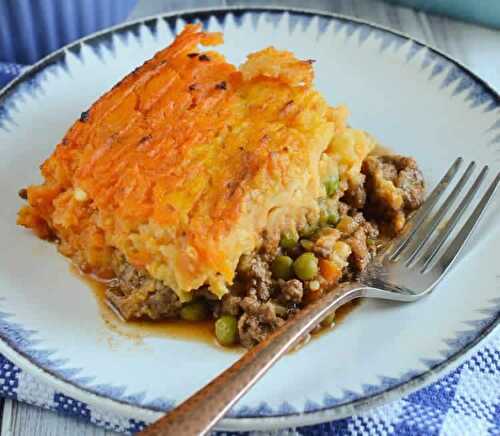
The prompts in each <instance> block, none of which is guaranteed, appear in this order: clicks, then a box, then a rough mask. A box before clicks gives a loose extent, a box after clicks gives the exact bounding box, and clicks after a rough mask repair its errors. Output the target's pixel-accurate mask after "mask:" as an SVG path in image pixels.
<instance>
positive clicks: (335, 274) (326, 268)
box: [319, 259, 342, 282]
mask: <svg viewBox="0 0 500 436" xmlns="http://www.w3.org/2000/svg"><path fill="white" fill-rule="evenodd" d="M319 270H320V272H321V275H322V276H323V277H324V278H325V280H327V281H328V282H337V281H339V280H340V277H341V276H342V270H341V269H340V268H339V267H338V266H337V265H335V263H334V262H332V261H331V260H327V259H320V261H319Z"/></svg>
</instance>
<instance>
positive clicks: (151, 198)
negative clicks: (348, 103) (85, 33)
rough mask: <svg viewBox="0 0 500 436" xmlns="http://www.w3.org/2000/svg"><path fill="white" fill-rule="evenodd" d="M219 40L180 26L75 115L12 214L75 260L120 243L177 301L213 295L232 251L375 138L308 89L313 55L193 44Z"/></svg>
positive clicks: (298, 209) (107, 260) (321, 188)
mask: <svg viewBox="0 0 500 436" xmlns="http://www.w3.org/2000/svg"><path fill="white" fill-rule="evenodd" d="M221 42H222V36H221V35H220V34H218V33H207V32H203V31H201V30H200V27H199V26H198V25H188V26H187V27H186V28H185V29H184V31H183V32H182V33H181V34H180V35H179V36H178V37H177V38H176V39H175V41H174V42H173V43H172V44H171V45H170V46H169V47H167V48H166V49H164V50H162V51H160V52H158V53H157V54H156V55H155V56H154V57H153V58H152V59H151V60H149V61H147V62H146V63H145V64H144V65H142V66H141V67H140V68H138V69H136V70H135V71H133V72H132V73H131V74H129V75H128V76H127V77H125V78H124V79H123V80H122V81H121V82H120V83H118V84H117V85H116V86H115V87H114V88H113V89H112V90H110V91H109V92H108V93H107V94H105V95H104V96H102V97H101V98H100V99H99V100H98V101H97V102H96V103H95V104H94V105H92V107H91V108H90V109H89V110H88V111H86V112H84V113H82V115H81V117H80V119H79V120H78V121H76V122H75V124H74V125H73V126H72V127H71V128H70V130H69V131H68V132H67V134H66V136H65V137H64V138H63V140H62V142H61V143H60V144H58V145H57V147H56V149H55V151H54V152H53V154H52V155H51V156H50V157H49V158H48V159H47V160H46V161H45V163H44V164H43V165H42V175H43V177H44V182H43V184H41V185H37V186H30V187H29V188H28V189H27V199H28V203H29V205H27V206H25V207H24V208H23V209H22V210H21V211H20V213H19V217H18V222H19V223H20V224H22V225H24V226H26V227H30V228H32V229H33V230H34V231H35V232H36V233H37V234H38V235H39V236H40V237H46V238H48V237H54V238H56V239H57V240H58V241H59V250H60V252H61V253H63V254H64V255H66V256H68V257H70V258H71V259H72V260H73V261H74V262H75V263H76V264H77V265H78V266H79V267H80V268H81V269H82V270H83V271H86V272H91V273H93V274H95V275H97V276H100V277H102V278H110V277H113V276H114V274H115V271H116V269H114V268H113V262H114V260H113V259H114V258H116V256H117V254H118V255H119V256H120V258H124V259H125V260H126V262H127V263H128V264H129V265H132V266H133V267H134V268H136V269H139V270H141V271H145V272H146V273H147V274H148V275H149V276H150V277H152V278H153V279H155V280H156V281H159V282H161V283H162V284H163V285H164V286H166V287H168V288H170V289H172V290H173V291H174V292H175V294H176V295H177V296H178V297H179V300H180V301H181V302H183V301H187V300H190V299H191V296H192V294H193V291H194V290H197V289H199V288H201V287H203V286H205V287H206V288H207V289H208V291H209V292H211V293H212V294H214V295H215V296H217V297H218V298H220V297H222V296H223V295H224V294H225V293H227V292H228V288H229V287H230V286H231V285H232V284H233V281H234V278H235V271H236V269H237V266H238V262H239V261H240V259H241V258H242V256H243V255H250V254H251V253H255V252H257V251H258V250H259V249H260V248H261V247H262V246H263V245H264V244H266V246H267V247H273V245H274V246H277V245H278V243H279V240H280V236H281V235H282V234H284V233H286V232H289V231H292V232H295V231H298V232H303V231H305V230H306V229H307V228H309V227H311V226H314V225H316V223H317V222H318V221H319V220H320V216H321V213H322V211H323V210H324V208H325V204H328V208H330V209H335V208H336V207H337V204H336V203H337V201H338V199H339V198H341V197H342V195H343V193H344V191H345V190H346V189H347V188H348V187H349V186H351V187H352V186H356V184H359V183H361V177H362V176H361V175H360V170H361V164H362V162H363V160H364V158H365V157H366V156H367V154H368V153H369V152H370V151H371V150H372V149H373V147H374V141H373V140H372V139H371V138H370V137H369V136H368V135H367V134H365V133H363V132H362V131H359V130H355V129H352V128H350V127H348V126H347V125H346V116H347V110H346V109H345V108H344V107H331V106H329V105H328V104H327V102H326V101H325V100H324V98H323V97H322V96H321V95H320V94H319V93H318V92H317V91H316V90H315V89H314V86H313V83H312V82H313V68H312V61H310V60H297V59H296V58H295V57H294V56H293V55H292V54H291V53H290V52H287V51H279V50H276V49H274V48H272V47H270V48H267V49H265V50H262V51H259V52H257V53H254V54H251V55H249V56H248V59H247V61H246V62H245V63H244V64H243V65H242V66H241V67H240V68H239V69H238V68H236V67H235V66H233V65H231V64H230V63H228V62H227V61H226V60H225V58H224V57H223V56H222V55H221V54H219V53H217V52H215V51H206V52H201V51H200V50H199V45H200V44H201V45H205V46H206V45H215V44H219V43H221Z"/></svg>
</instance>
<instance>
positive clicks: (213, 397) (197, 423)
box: [139, 282, 366, 436]
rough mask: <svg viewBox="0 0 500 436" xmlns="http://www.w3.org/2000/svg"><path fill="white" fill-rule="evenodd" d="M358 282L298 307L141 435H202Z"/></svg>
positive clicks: (351, 294) (357, 288)
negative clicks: (282, 321)
mask: <svg viewBox="0 0 500 436" xmlns="http://www.w3.org/2000/svg"><path fill="white" fill-rule="evenodd" d="M364 289H366V287H365V286H364V285H362V284H361V283H357V282H347V283H343V284H341V285H340V286H338V287H337V288H336V289H334V290H332V291H331V292H329V293H327V294H326V295H325V296H323V297H322V298H320V299H319V300H317V301H315V302H313V303H311V304H309V305H308V306H306V307H305V308H304V309H302V310H301V311H299V312H298V313H297V314H296V315H295V316H294V317H293V318H292V319H291V320H290V321H288V322H286V323H285V324H284V325H283V326H282V327H280V328H279V329H277V330H276V331H275V332H274V333H273V334H271V335H270V336H269V337H268V338H267V339H265V340H264V341H262V342H261V343H259V344H258V345H256V346H255V347H254V348H252V349H250V350H248V351H247V352H246V353H245V354H244V355H243V356H242V357H241V358H240V359H239V360H238V361H237V362H236V363H234V364H233V365H232V366H231V367H230V368H228V369H226V370H225V371H224V372H223V373H221V374H220V375H219V376H217V378H215V379H214V380H212V381H211V382H210V383H209V384H207V385H206V386H205V387H203V388H202V389H200V390H199V391H198V392H196V393H195V394H194V395H192V396H191V397H190V398H188V399H187V400H186V401H184V402H183V403H182V404H180V405H179V406H177V407H176V408H175V409H174V410H172V411H171V412H169V413H167V414H166V415H165V416H163V417H162V418H160V419H159V420H158V421H156V422H154V423H153V424H152V425H150V426H149V427H147V428H146V429H145V430H143V431H142V432H141V433H139V434H140V435H142V436H178V435H183V436H190V435H193V436H194V435H204V434H206V433H207V432H209V431H210V429H211V428H212V427H213V426H214V425H215V424H216V423H217V422H218V421H219V420H220V419H221V418H222V417H223V416H224V414H225V413H226V412H227V411H228V410H229V409H230V408H231V407H232V406H233V405H234V404H235V403H236V402H237V401H238V400H239V399H240V398H241V397H242V395H243V394H244V393H245V392H247V391H248V390H249V389H250V387H251V386H253V385H254V383H255V382H256V381H257V380H259V379H260V378H261V377H262V376H263V375H264V374H265V373H266V372H267V370H268V369H269V368H271V366H272V365H273V364H274V363H275V362H276V361H277V360H278V359H279V358H280V357H281V356H282V355H283V354H285V353H286V352H287V351H288V350H290V349H291V348H292V347H293V346H294V345H296V344H297V343H298V342H299V341H300V339H302V337H304V336H305V335H306V334H307V333H309V332H310V331H311V330H312V328H313V327H314V326H315V325H316V324H317V323H318V322H320V321H321V320H322V319H323V318H324V317H325V316H326V315H328V314H329V313H331V312H332V311H333V310H335V309H337V308H338V307H340V306H342V305H343V304H345V303H347V302H349V301H351V300H353V299H355V298H358V297H361V296H363V295H364V292H363V291H364Z"/></svg>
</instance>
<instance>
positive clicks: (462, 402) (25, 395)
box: [0, 63, 500, 436]
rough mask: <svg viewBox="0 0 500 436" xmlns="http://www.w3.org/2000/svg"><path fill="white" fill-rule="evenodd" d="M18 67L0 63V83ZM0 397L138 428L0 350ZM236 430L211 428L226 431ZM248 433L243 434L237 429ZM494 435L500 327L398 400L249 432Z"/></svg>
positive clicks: (499, 426)
mask: <svg viewBox="0 0 500 436" xmlns="http://www.w3.org/2000/svg"><path fill="white" fill-rule="evenodd" d="M21 70H22V67H21V66H19V65H15V64H4V63H0V88H1V87H2V86H3V85H5V84H6V83H7V82H8V81H10V80H11V79H13V78H14V77H15V76H17V75H18V74H19V73H20V72H21ZM0 109H1V108H0ZM0 396H3V397H6V398H13V399H16V400H19V401H24V402H27V403H30V404H34V405H36V406H39V407H44V408H46V409H50V410H53V411H55V412H58V413H62V414H65V415H68V416H71V417H76V418H80V419H84V420H86V421H89V422H92V423H94V424H96V425H99V426H102V427H106V428H108V429H110V430H115V431H119V432H123V433H134V432H137V431H138V430H141V429H142V428H144V423H143V422H138V421H136V420H134V419H131V418H130V417H127V416H116V415H114V416H109V415H108V414H107V413H106V412H105V411H102V410H99V409H96V408H95V407H94V406H92V405H90V404H84V403H82V402H80V401H77V400H75V399H73V398H70V397H68V396H66V395H64V394H62V393H60V392H56V391H54V389H52V388H51V387H49V386H46V385H44V384H43V383H41V382H40V381H39V380H37V379H36V378H35V377H33V376H32V375H30V374H29V373H27V372H24V371H22V370H21V369H20V368H18V367H17V366H16V365H14V364H13V363H12V362H10V361H9V360H8V359H6V358H5V357H3V356H2V355H0ZM239 434H240V433H217V436H230V435H231V436H232V435H239ZM241 434H245V435H250V434H249V433H241ZM270 434H272V435H274V436H278V435H279V436H281V435H282V436H326V435H342V436H350V435H362V436H365V435H369V436H393V435H394V436H420V435H422V436H438V435H439V436H469V435H470V436H483V435H485V436H486V435H491V436H500V331H498V329H497V331H496V332H494V333H493V334H492V335H491V336H490V338H489V339H488V340H487V342H486V343H484V344H483V345H482V346H481V347H480V348H479V349H477V350H476V351H475V353H474V354H473V355H472V356H471V357H470V358H469V359H468V360H467V361H466V362H465V363H463V364H462V365H461V366H459V367H458V368H457V369H455V370H454V371H452V372H451V373H449V374H448V375H446V376H445V377H443V378H442V379H440V380H438V381H437V382H435V383H434V384H431V385H430V386H428V387H426V388H423V389H421V390H419V391H417V392H415V393H413V394H410V395H408V396H406V397H404V398H403V399H401V400H398V401H394V402H392V403H389V404H386V405H384V406H380V407H378V408H375V409H372V410H370V411H369V412H366V413H364V414H360V415H356V416H351V417H349V418H345V419H340V420H337V421H332V422H329V423H325V424H321V425H314V426H309V427H301V428H296V429H287V430H282V431H278V432H273V433H264V432H253V433H252V436H268V435H270Z"/></svg>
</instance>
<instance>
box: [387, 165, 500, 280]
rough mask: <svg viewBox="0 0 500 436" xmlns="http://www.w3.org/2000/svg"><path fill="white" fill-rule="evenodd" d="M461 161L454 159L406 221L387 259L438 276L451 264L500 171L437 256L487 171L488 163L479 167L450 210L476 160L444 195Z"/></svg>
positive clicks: (483, 205) (478, 215) (493, 190)
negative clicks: (434, 273)
mask: <svg viewBox="0 0 500 436" xmlns="http://www.w3.org/2000/svg"><path fill="white" fill-rule="evenodd" d="M462 163H463V159H462V158H458V159H457V160H455V162H454V163H453V164H452V166H451V167H450V169H449V170H448V172H447V173H446V175H445V176H444V177H443V178H442V179H441V181H440V182H439V183H438V184H437V186H436V188H435V189H434V190H433V192H432V193H431V194H430V195H429V197H428V199H427V201H426V202H425V204H424V205H423V206H422V208H421V209H420V210H419V211H418V212H417V213H416V214H415V215H414V216H413V217H412V219H411V220H410V221H409V222H408V225H407V229H405V231H404V232H403V233H402V235H401V236H400V237H399V238H397V240H396V241H394V242H393V244H392V248H391V249H390V253H389V254H388V259H389V260H391V261H397V262H401V263H402V265H404V266H405V267H413V268H416V269H417V270H418V271H419V272H420V273H423V272H427V271H430V270H434V271H435V272H436V273H438V274H439V275H441V274H442V273H444V271H446V269H447V268H448V267H449V266H450V264H451V263H452V262H453V260H454V259H455V258H456V256H457V255H458V253H459V251H460V249H461V248H462V246H463V245H464V244H465V242H466V241H467V239H468V237H469V236H470V234H471V233H472V231H473V229H474V227H475V225H476V224H477V222H478V221H479V219H480V217H481V215H482V214H483V212H484V210H485V209H486V206H487V205H488V203H489V201H490V200H491V198H492V196H493V194H494V192H495V190H496V188H497V186H498V183H499V180H500V173H498V174H497V175H496V177H495V178H494V180H493V181H492V182H491V184H490V185H489V187H488V188H487V190H486V192H485V193H484V194H483V196H482V198H481V199H480V200H479V202H478V204H477V206H476V207H475V208H474V210H473V211H472V213H471V215H470V216H469V218H468V220H467V221H466V223H465V224H464V225H463V227H462V228H461V229H460V230H459V231H458V233H457V234H456V235H455V237H454V239H453V240H452V241H451V242H450V244H449V246H448V248H447V249H446V251H445V252H444V253H443V254H442V256H440V257H439V258H438V257H437V255H438V253H439V252H440V251H441V248H442V247H443V245H444V244H445V243H446V241H447V240H448V239H449V238H450V236H451V234H452V232H453V230H454V229H455V227H456V226H457V224H458V223H459V221H460V218H461V217H462V216H463V214H464V213H465V212H466V210H467V209H468V207H469V206H470V205H471V203H472V201H473V200H474V199H475V198H476V197H477V196H478V193H479V191H480V188H481V185H482V183H483V182H484V180H485V178H486V175H487V173H488V170H489V169H488V166H487V165H485V166H484V167H483V168H482V169H481V171H480V172H479V174H478V175H477V176H476V177H475V179H474V180H473V182H472V184H471V186H470V188H469V189H468V191H467V193H466V194H465V195H464V196H463V198H462V200H461V201H460V203H459V204H458V206H456V207H455V209H454V210H453V211H452V208H453V205H454V204H455V202H456V201H457V200H458V199H459V198H460V196H461V193H462V191H463V190H464V188H465V186H466V185H467V182H468V181H469V180H470V179H471V177H472V175H473V173H474V169H475V167H476V163H475V162H471V163H470V164H469V165H468V166H467V168H466V170H465V171H464V172H463V173H462V176H461V177H460V178H459V180H458V181H457V182H456V183H455V184H454V187H453V189H452V190H451V192H450V193H449V195H448V196H447V197H446V198H443V197H444V193H445V191H446V190H447V188H450V187H451V186H452V185H453V182H455V180H456V179H457V178H458V175H459V170H460V167H461V166H462ZM441 199H442V203H441V206H440V207H439V209H438V210H437V211H436V212H435V213H433V210H434V208H435V206H436V205H437V203H438V202H439V200H441ZM448 217H449V218H448ZM434 260H436V262H435V265H434V266H432V265H431V264H432V262H433V261H434Z"/></svg>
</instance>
